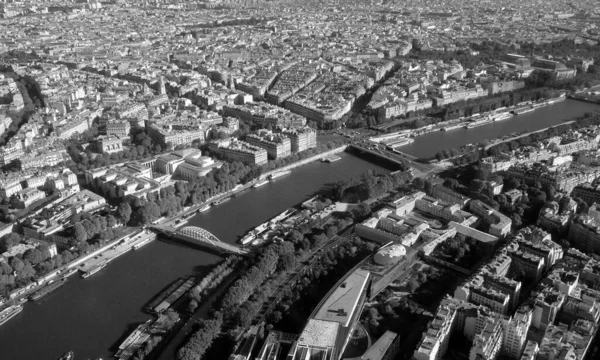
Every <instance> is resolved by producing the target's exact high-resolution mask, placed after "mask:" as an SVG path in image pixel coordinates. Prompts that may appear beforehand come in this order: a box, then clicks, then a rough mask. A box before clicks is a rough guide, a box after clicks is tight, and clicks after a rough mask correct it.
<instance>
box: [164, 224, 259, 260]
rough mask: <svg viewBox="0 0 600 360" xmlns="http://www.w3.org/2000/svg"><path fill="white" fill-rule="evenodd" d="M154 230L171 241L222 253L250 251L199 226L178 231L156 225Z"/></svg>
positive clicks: (182, 228) (245, 252)
mask: <svg viewBox="0 0 600 360" xmlns="http://www.w3.org/2000/svg"><path fill="white" fill-rule="evenodd" d="M153 229H154V230H155V231H157V232H159V233H161V234H163V235H166V236H168V237H169V238H171V239H174V240H180V241H184V242H187V243H189V244H192V245H195V246H203V247H206V248H209V249H215V250H217V251H219V252H221V253H224V252H225V253H232V254H239V255H246V254H248V250H246V249H242V248H240V247H239V246H236V245H233V244H228V243H226V242H223V241H221V240H219V239H218V238H217V237H216V236H215V235H213V234H211V233H210V232H209V231H208V230H206V229H203V228H201V227H198V226H184V227H181V228H179V229H177V228H174V227H172V226H170V225H155V226H154V227H153Z"/></svg>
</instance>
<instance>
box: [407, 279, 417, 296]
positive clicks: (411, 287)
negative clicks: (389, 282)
mask: <svg viewBox="0 0 600 360" xmlns="http://www.w3.org/2000/svg"><path fill="white" fill-rule="evenodd" d="M419 285H420V284H419V282H418V281H417V280H415V279H410V280H409V281H408V291H409V292H411V293H414V292H415V291H417V289H418V288H419Z"/></svg>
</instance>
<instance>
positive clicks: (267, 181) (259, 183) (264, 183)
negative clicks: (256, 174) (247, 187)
mask: <svg viewBox="0 0 600 360" xmlns="http://www.w3.org/2000/svg"><path fill="white" fill-rule="evenodd" d="M268 183H269V180H268V179H264V180H261V181H259V182H257V183H256V184H254V185H252V187H253V188H259V187H261V186H263V185H267V184H268Z"/></svg>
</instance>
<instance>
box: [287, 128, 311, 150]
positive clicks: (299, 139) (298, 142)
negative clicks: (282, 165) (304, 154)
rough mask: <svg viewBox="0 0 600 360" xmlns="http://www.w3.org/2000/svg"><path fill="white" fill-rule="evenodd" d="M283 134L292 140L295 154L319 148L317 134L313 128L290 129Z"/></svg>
mask: <svg viewBox="0 0 600 360" xmlns="http://www.w3.org/2000/svg"><path fill="white" fill-rule="evenodd" d="M281 133H282V134H283V135H285V136H287V137H288V138H289V139H290V141H291V147H292V152H294V153H297V152H300V151H304V150H308V149H312V148H315V147H317V132H316V131H315V130H314V129H312V128H309V127H301V128H289V129H286V130H283V131H282V132H281Z"/></svg>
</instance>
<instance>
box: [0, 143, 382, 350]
mask: <svg viewBox="0 0 600 360" xmlns="http://www.w3.org/2000/svg"><path fill="white" fill-rule="evenodd" d="M339 155H340V156H341V158H342V159H341V160H340V161H336V162H334V163H327V164H325V163H322V162H320V161H314V162H312V163H310V164H306V165H304V166H301V167H298V168H296V169H294V171H293V174H292V175H290V176H285V177H281V178H279V179H277V181H272V182H269V183H268V184H267V185H265V186H262V187H260V188H256V189H250V190H249V191H243V192H241V193H239V194H237V196H235V197H234V198H232V199H231V200H230V201H227V202H225V203H223V204H221V205H219V206H215V207H212V208H211V209H209V210H208V211H206V212H203V213H197V212H196V213H193V214H191V215H192V216H191V217H192V218H191V219H190V221H189V223H188V225H192V226H199V227H202V228H204V229H206V230H208V231H210V232H211V233H212V234H214V235H215V236H217V237H218V238H219V239H220V240H221V241H225V242H228V243H235V242H236V241H238V240H239V239H240V238H241V237H242V236H243V235H244V234H245V233H246V232H248V230H250V229H252V228H254V227H255V226H256V224H261V223H263V222H265V221H267V220H268V219H271V218H273V217H274V216H276V215H277V214H280V213H281V212H282V211H284V210H286V209H288V208H290V207H292V206H294V205H296V204H299V203H302V202H303V201H306V200H307V199H309V198H311V197H313V196H315V195H316V194H318V193H324V192H327V191H329V190H330V189H331V187H332V186H333V184H336V183H338V182H339V181H341V180H345V179H350V178H357V177H360V175H361V174H362V173H364V172H365V171H367V170H373V171H374V172H376V173H388V172H390V170H391V169H390V168H385V167H382V166H380V165H377V164H374V163H371V162H369V161H366V160H364V159H363V158H359V157H356V156H353V155H351V154H349V153H340V154H339ZM232 219H235V221H232ZM220 261H222V257H220V256H218V255H215V254H213V253H208V252H204V251H201V250H195V249H191V248H189V247H187V246H183V245H181V244H178V243H176V242H169V241H153V242H151V243H150V244H148V245H146V246H144V247H143V248H141V249H139V250H136V251H130V252H127V256H121V257H119V258H117V259H115V260H114V261H111V262H110V264H109V266H107V267H106V268H105V269H103V270H102V271H101V272H99V273H98V274H96V275H94V276H92V277H90V278H88V279H82V278H80V277H79V276H73V277H72V278H71V279H70V280H69V281H68V282H67V283H66V284H65V285H64V286H63V287H62V288H61V289H59V290H58V291H56V292H53V293H52V294H50V295H48V296H46V297H44V298H43V299H42V300H41V301H39V302H35V303H34V302H28V303H26V304H25V305H24V307H25V309H24V310H25V311H23V312H22V313H21V314H19V315H18V316H17V317H15V318H14V319H12V320H11V321H10V322H8V323H7V324H5V325H3V326H2V327H0V338H1V339H2V343H3V348H2V354H3V356H4V357H6V358H7V359H12V360H29V359H46V358H58V357H60V356H61V355H62V354H64V353H65V352H67V351H74V352H75V354H76V356H77V358H83V359H86V358H98V357H102V358H105V359H106V358H110V357H111V356H112V355H113V354H114V353H115V352H116V350H117V347H118V346H119V345H120V343H121V342H122V341H123V340H124V338H125V337H127V336H128V335H129V334H130V333H131V332H132V331H133V330H134V329H135V327H136V326H137V324H142V323H144V322H146V321H148V320H149V319H151V318H152V317H151V316H150V315H148V314H146V313H145V312H144V311H143V309H144V306H146V304H147V303H148V301H149V299H151V298H152V297H154V296H156V294H158V293H160V292H161V291H162V290H163V289H165V288H166V287H167V286H168V285H169V284H171V283H173V282H174V281H176V280H177V279H179V278H181V277H183V276H190V275H192V276H195V277H197V278H202V277H204V276H205V275H206V274H207V273H208V272H210V271H211V269H212V268H213V267H214V266H217V265H218V263H219V262H220ZM234 274H237V273H234ZM238 275H239V274H238ZM226 282H227V279H225V280H224V281H223V282H222V283H221V285H220V286H219V289H220V288H221V286H226ZM203 301H207V302H211V301H212V298H211V295H208V296H207V297H206V298H205V300H203ZM200 307H202V308H204V305H203V304H201V305H200ZM201 311H202V310H201ZM81 314H85V316H81ZM199 317H200V318H202V317H203V316H199ZM182 322H183V321H182ZM39 329H44V332H45V333H50V334H52V336H49V337H42V338H39V336H38V333H39ZM31 338H39V341H37V342H36V346H35V347H23V346H22V345H20V344H23V343H25V342H26V341H28V339H31ZM168 358H171V359H172V356H171V357H167V359H168Z"/></svg>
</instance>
